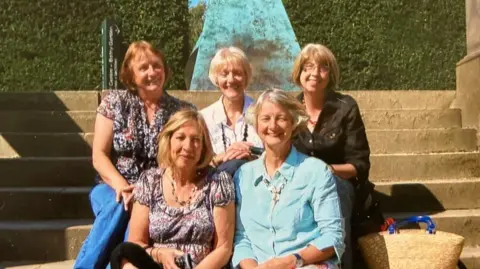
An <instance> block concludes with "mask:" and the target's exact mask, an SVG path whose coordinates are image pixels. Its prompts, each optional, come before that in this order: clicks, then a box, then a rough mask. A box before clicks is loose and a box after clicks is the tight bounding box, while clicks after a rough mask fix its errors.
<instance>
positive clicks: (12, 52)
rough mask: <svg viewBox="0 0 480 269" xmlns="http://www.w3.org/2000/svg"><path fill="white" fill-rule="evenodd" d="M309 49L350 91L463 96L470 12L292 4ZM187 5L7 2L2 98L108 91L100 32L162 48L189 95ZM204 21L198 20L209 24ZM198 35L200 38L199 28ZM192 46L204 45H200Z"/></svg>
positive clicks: (435, 6)
mask: <svg viewBox="0 0 480 269" xmlns="http://www.w3.org/2000/svg"><path fill="white" fill-rule="evenodd" d="M283 2H284V5H285V7H286V9H287V13H288V14H289V17H290V20H291V22H292V25H293V28H294V30H295V33H296V35H297V38H298V40H299V42H300V45H302V46H303V45H305V44H306V43H309V42H318V43H323V44H326V45H327V46H328V47H330V48H331V49H332V50H333V52H334V53H335V54H336V56H337V58H338V60H339V63H340V68H341V72H342V80H341V84H340V87H341V88H342V89H454V88H455V63H456V62H457V61H459V60H460V59H461V58H462V57H463V56H464V54H465V51H466V49H465V46H466V44H465V3H464V1H452V0H283ZM187 3H188V1H187V0H181V1H180V0H168V1H167V0H143V1H138V0H69V1H60V0H36V1H23V0H2V1H0V55H1V61H0V92H1V91H30V90H32V91H38V90H41V91H50V90H63V89H98V88H99V87H100V81H101V71H100V67H101V66H100V65H101V62H100V36H99V33H100V24H101V22H102V21H103V19H104V18H106V17H110V18H115V19H117V20H118V21H120V22H121V23H122V26H123V27H122V28H123V30H124V37H125V40H126V42H131V41H134V40H138V39H145V40H148V41H150V42H152V43H153V44H154V45H155V46H157V47H159V48H162V49H163V50H164V51H165V54H166V55H167V60H168V63H169V64H170V65H171V66H172V67H173V71H174V74H175V76H174V78H173V81H172V82H171V83H170V84H169V85H168V87H169V88H175V89H183V88H184V81H183V68H184V65H185V62H186V60H187V59H188V54H189V51H190V48H189V47H190V46H189V44H188V43H189V32H190V31H189V27H188V23H189V22H188V7H187ZM197 13H198V12H193V13H191V14H192V15H194V16H195V17H197V18H200V19H201V16H199V14H197ZM190 23H191V24H192V26H194V28H193V29H192V31H191V34H190V35H198V29H197V28H198V23H197V24H194V22H192V21H191V22H190ZM191 38H192V39H191V40H190V42H191V43H193V44H194V42H195V41H196V40H194V39H195V37H194V36H192V37H191Z"/></svg>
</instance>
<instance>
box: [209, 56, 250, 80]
mask: <svg viewBox="0 0 480 269" xmlns="http://www.w3.org/2000/svg"><path fill="white" fill-rule="evenodd" d="M229 64H230V65H234V66H241V67H242V69H243V71H244V72H245V78H246V82H247V83H246V84H245V85H246V86H247V87H248V85H250V82H252V65H251V64H250V62H249V61H248V58H247V55H246V54H245V52H243V50H241V49H239V48H237V47H228V48H221V49H219V50H218V51H217V53H215V56H213V59H212V61H211V62H210V69H209V71H208V78H209V79H210V81H211V82H212V83H213V85H215V86H217V87H218V81H217V77H218V74H220V72H221V71H222V69H223V68H224V67H225V66H226V65H229Z"/></svg>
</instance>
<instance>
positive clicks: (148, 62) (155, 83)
mask: <svg viewBox="0 0 480 269" xmlns="http://www.w3.org/2000/svg"><path fill="white" fill-rule="evenodd" d="M131 68H132V71H133V81H134V82H135V85H136V86H137V89H138V90H139V91H145V92H147V93H154V92H159V91H160V92H161V91H162V89H163V84H164V83H165V69H164V68H165V67H164V64H163V61H162V60H161V59H160V58H159V57H157V56H156V55H154V54H152V53H148V54H147V53H143V54H140V55H137V56H136V57H135V58H134V59H133V60H132V62H131Z"/></svg>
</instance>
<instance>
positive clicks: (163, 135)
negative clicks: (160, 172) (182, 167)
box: [157, 109, 214, 169]
mask: <svg viewBox="0 0 480 269" xmlns="http://www.w3.org/2000/svg"><path fill="white" fill-rule="evenodd" d="M189 121H194V122H195V123H196V124H197V128H198V130H199V131H200V136H201V137H202V153H201V155H200V160H199V161H198V164H197V169H202V168H205V167H206V166H207V165H208V164H209V163H210V162H211V160H212V158H213V155H214V153H213V147H212V143H211V141H210V135H209V133H208V129H207V125H206V124H205V120H204V119H203V117H202V115H201V114H200V113H199V112H197V111H194V110H190V109H185V110H180V111H178V112H176V113H175V114H173V115H172V116H171V117H170V119H169V120H168V122H167V124H165V126H164V127H163V129H162V131H161V132H160V135H159V136H158V154H157V161H158V164H159V166H161V167H163V168H169V167H173V166H174V160H173V159H172V156H171V154H170V149H171V146H170V141H171V139H172V136H173V134H174V133H175V132H176V131H177V130H178V129H180V128H181V127H182V126H183V125H184V124H185V123H187V122H189Z"/></svg>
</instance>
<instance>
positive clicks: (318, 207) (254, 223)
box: [232, 146, 344, 266]
mask: <svg viewBox="0 0 480 269" xmlns="http://www.w3.org/2000/svg"><path fill="white" fill-rule="evenodd" d="M264 159H265V154H264V155H262V156H261V157H260V158H259V159H257V160H255V161H252V162H249V163H247V164H245V165H243V166H242V167H240V169H238V171H237V173H236V174H235V177H234V181H235V184H236V186H235V187H236V194H237V217H236V220H237V223H236V232H235V242H234V253H233V259H232V263H233V266H237V265H238V264H239V263H240V261H242V260H244V259H254V260H256V261H257V262H258V263H262V262H264V261H266V260H268V259H271V258H273V257H281V256H285V255H289V254H292V253H295V252H298V251H300V250H301V249H303V248H305V247H307V246H308V245H312V246H314V247H316V248H317V249H325V248H328V247H333V248H334V249H335V253H336V258H337V259H335V258H334V259H333V262H335V263H337V262H339V258H340V257H341V256H342V254H343V252H344V230H343V229H344V224H343V222H344V220H343V218H342V215H341V212H340V202H339V197H338V193H337V186H336V183H335V177H334V176H333V175H332V173H331V172H330V170H329V169H328V168H327V165H326V164H325V163H324V162H323V161H321V160H319V159H317V158H314V157H308V156H307V155H305V154H302V153H300V152H298V151H297V150H296V149H295V147H293V146H292V149H291V151H290V153H289V155H288V157H287V159H286V160H285V162H284V163H283V164H282V166H281V167H280V168H279V169H278V170H277V171H276V172H275V174H274V175H273V177H272V178H270V177H269V176H268V174H267V173H266V171H265V166H264ZM264 180H268V181H270V185H273V186H275V188H277V189H278V188H279V186H280V185H282V184H284V188H283V190H282V192H281V194H280V196H279V201H278V202H277V203H276V204H275V205H273V203H272V193H271V191H270V189H269V187H267V184H266V183H265V182H264ZM285 182H286V183H285Z"/></svg>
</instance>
